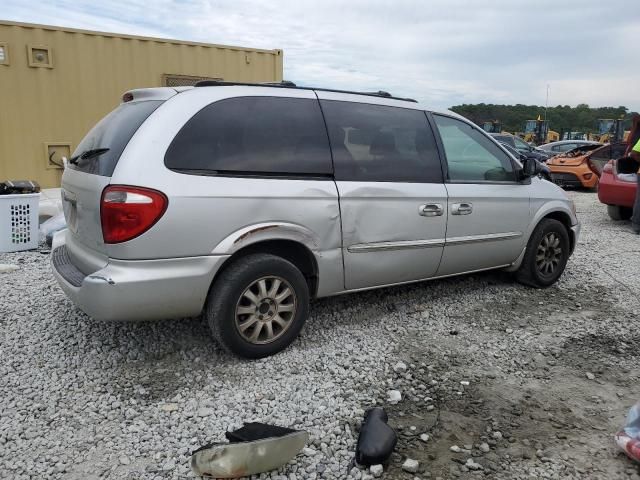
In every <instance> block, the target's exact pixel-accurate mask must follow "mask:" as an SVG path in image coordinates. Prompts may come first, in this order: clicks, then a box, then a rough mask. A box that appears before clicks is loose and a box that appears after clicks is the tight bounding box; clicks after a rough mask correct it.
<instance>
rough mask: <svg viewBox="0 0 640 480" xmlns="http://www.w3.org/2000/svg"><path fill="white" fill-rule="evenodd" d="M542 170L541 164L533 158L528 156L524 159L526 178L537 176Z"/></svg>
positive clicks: (523, 171) (524, 175)
mask: <svg viewBox="0 0 640 480" xmlns="http://www.w3.org/2000/svg"><path fill="white" fill-rule="evenodd" d="M541 171H542V167H541V165H540V164H539V163H538V162H536V161H535V160H534V159H533V158H527V159H525V160H523V161H522V176H523V177H524V178H529V177H535V176H536V175H538V174H539V173H540V172H541Z"/></svg>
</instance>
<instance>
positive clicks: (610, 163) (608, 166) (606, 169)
mask: <svg viewBox="0 0 640 480" xmlns="http://www.w3.org/2000/svg"><path fill="white" fill-rule="evenodd" d="M602 171H603V172H607V173H613V160H609V161H608V162H607V164H606V165H605V166H604V168H603V169H602Z"/></svg>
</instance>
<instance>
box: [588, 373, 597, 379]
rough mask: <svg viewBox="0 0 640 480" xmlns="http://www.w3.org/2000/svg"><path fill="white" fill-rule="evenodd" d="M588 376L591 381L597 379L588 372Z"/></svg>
mask: <svg viewBox="0 0 640 480" xmlns="http://www.w3.org/2000/svg"><path fill="white" fill-rule="evenodd" d="M586 376H587V378H588V379H589V380H595V378H596V376H595V375H594V374H593V373H591V372H587V373H586Z"/></svg>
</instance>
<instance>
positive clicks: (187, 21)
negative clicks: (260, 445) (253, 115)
mask: <svg viewBox="0 0 640 480" xmlns="http://www.w3.org/2000/svg"><path fill="white" fill-rule="evenodd" d="M2 4H3V6H2V8H1V9H0V18H2V19H5V20H13V21H20V22H29V23H42V24H50V25H62V26H67V27H75V28H82V29H88V30H100V31H108V32H116V33H127V34H134V35H144V36H157V37H167V38H175V39H180V40H191V41H199V42H207V43H218V44H227V45H240V46H244V47H254V48H265V49H274V48H281V49H283V50H284V78H285V79H287V80H291V81H294V82H296V83H297V84H300V85H313V86H320V87H326V88H338V89H348V90H364V91H372V90H386V91H389V92H391V93H392V94H393V95H396V96H402V97H412V98H416V99H417V100H419V101H420V102H423V103H424V104H425V105H428V106H429V107H430V108H448V107H450V106H452V105H458V104H462V103H481V102H482V103H499V104H515V103H522V104H527V105H531V104H535V105H544V104H545V102H546V95H547V86H548V87H549V88H548V92H549V106H555V105H571V106H575V105H577V104H579V103H587V104H589V105H590V106H594V107H595V106H615V107H617V106H619V105H624V106H627V107H628V108H629V109H630V110H635V111H640V88H638V86H639V85H640V61H639V51H638V44H639V43H640V2H639V0H607V1H602V0H600V1H598V0H533V1H532V0H526V1H525V0H484V1H480V0H395V1H379V0H349V1H336V0H323V1H305V0H298V1H295V0H270V1H265V0H262V1H258V0H182V1H180V0H154V1H149V0H126V1H121V0H112V1H110V0H102V1H95V2H94V1H89V0H76V1H69V0H49V1H38V0H33V1H29V2H25V1H24V0H4V1H3V2H2Z"/></svg>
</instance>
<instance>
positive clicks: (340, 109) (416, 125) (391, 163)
mask: <svg viewBox="0 0 640 480" xmlns="http://www.w3.org/2000/svg"><path fill="white" fill-rule="evenodd" d="M321 105H322V111H323V112H324V116H325V119H326V122H327V128H328V130H329V137H330V139H331V151H332V153H333V162H334V166H335V177H336V180H346V181H361V182H421V183H441V182H442V166H441V163H440V157H439V156H438V150H437V147H436V142H435V138H434V136H433V132H432V131H431V128H430V127H429V123H428V122H427V117H426V115H425V113H424V112H423V111H421V110H413V109H407V108H399V107H388V106H384V105H371V104H366V103H356V102H341V101H336V100H323V101H321Z"/></svg>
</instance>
